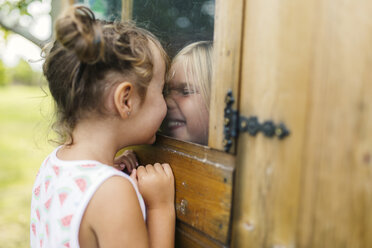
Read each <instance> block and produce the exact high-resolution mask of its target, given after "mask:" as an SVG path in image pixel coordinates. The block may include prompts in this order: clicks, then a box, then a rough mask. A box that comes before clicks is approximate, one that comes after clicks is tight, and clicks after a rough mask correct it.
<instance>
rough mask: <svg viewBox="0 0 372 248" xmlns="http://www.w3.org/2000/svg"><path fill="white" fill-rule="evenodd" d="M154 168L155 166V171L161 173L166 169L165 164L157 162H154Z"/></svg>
mask: <svg viewBox="0 0 372 248" xmlns="http://www.w3.org/2000/svg"><path fill="white" fill-rule="evenodd" d="M154 168H155V171H156V172H158V173H161V174H163V173H164V169H163V166H161V164H159V163H155V164H154Z"/></svg>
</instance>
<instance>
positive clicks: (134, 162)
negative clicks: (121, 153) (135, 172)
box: [128, 152, 138, 168]
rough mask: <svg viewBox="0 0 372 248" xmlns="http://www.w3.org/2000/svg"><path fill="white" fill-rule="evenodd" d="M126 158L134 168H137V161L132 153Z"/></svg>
mask: <svg viewBox="0 0 372 248" xmlns="http://www.w3.org/2000/svg"><path fill="white" fill-rule="evenodd" d="M128 158H129V159H130V160H131V162H132V164H133V167H134V168H135V167H137V166H138V160H137V157H136V154H134V152H131V153H129V154H128Z"/></svg>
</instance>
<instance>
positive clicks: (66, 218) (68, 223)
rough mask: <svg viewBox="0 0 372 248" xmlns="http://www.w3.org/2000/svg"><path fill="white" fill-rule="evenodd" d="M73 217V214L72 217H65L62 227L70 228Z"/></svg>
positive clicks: (62, 220)
mask: <svg viewBox="0 0 372 248" xmlns="http://www.w3.org/2000/svg"><path fill="white" fill-rule="evenodd" d="M72 216H73V215H72V214H71V215H67V216H65V217H63V218H62V219H61V224H62V226H64V227H69V226H70V223H71V219H72Z"/></svg>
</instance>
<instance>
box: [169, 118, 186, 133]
mask: <svg viewBox="0 0 372 248" xmlns="http://www.w3.org/2000/svg"><path fill="white" fill-rule="evenodd" d="M167 126H168V129H169V130H171V131H173V130H175V129H177V128H180V127H184V126H186V122H185V121H181V120H169V121H168V125H167Z"/></svg>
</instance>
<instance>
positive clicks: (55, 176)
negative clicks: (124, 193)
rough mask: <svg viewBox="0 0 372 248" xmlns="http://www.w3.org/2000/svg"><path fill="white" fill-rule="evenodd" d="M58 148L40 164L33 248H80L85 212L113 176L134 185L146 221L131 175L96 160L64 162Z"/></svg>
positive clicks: (33, 210) (32, 223) (34, 199)
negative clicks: (97, 192)
mask: <svg viewBox="0 0 372 248" xmlns="http://www.w3.org/2000/svg"><path fill="white" fill-rule="evenodd" d="M59 148H60V147H58V148H57V149H56V150H54V151H53V152H52V153H51V154H50V155H49V156H48V157H47V158H46V160H45V161H44V162H43V164H42V165H41V167H40V170H39V172H38V174H37V177H36V180H35V183H34V187H33V190H32V200H31V221H30V242H31V247H32V248H34V247H37V248H39V247H48V248H49V247H50V248H53V247H79V241H78V235H79V228H80V222H81V219H82V217H83V214H84V211H85V209H86V207H87V205H88V203H89V201H90V199H91V198H92V196H93V194H94V193H95V192H96V191H97V189H98V188H99V186H100V185H101V184H102V183H103V182H104V181H105V180H107V179H108V178H110V177H112V176H121V177H124V178H127V179H128V180H129V181H130V182H131V183H132V185H133V187H134V188H135V191H136V193H137V196H138V200H139V203H140V206H141V210H142V214H143V217H144V219H145V218H146V213H145V205H144V202H143V199H142V196H141V195H140V193H139V191H138V188H137V186H136V185H135V184H134V182H133V181H132V179H131V178H130V177H129V176H128V175H126V174H124V173H123V172H121V171H118V170H116V169H114V168H113V167H111V166H108V165H104V164H101V163H100V162H97V161H88V160H79V161H78V160H77V161H62V160H60V159H58V158H57V156H56V154H57V151H58V149H59Z"/></svg>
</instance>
